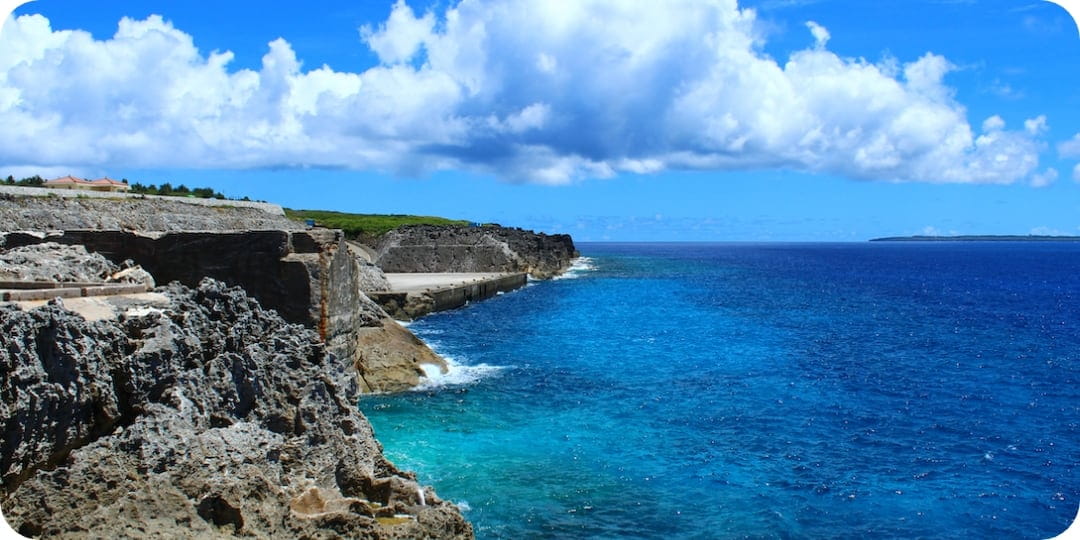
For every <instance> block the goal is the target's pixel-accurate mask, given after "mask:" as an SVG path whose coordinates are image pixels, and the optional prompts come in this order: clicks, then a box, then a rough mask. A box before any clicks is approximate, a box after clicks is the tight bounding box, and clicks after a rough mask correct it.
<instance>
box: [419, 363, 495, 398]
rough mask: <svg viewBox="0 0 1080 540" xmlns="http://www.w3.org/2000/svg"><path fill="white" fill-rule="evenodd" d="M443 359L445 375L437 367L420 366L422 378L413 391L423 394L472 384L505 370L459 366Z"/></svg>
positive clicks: (481, 365)
mask: <svg viewBox="0 0 1080 540" xmlns="http://www.w3.org/2000/svg"><path fill="white" fill-rule="evenodd" d="M443 359H444V360H446V367H447V370H446V373H443V372H442V371H441V370H440V369H439V366H435V365H431V364H422V365H421V366H420V367H421V368H422V369H423V370H424V376H423V377H421V378H420V384H418V385H416V386H415V387H414V388H413V390H414V391H418V392H423V391H428V390H435V389H439V388H443V387H446V386H463V385H467V384H472V383H474V382H476V381H479V380H480V379H484V378H487V377H490V376H492V375H495V374H496V373H498V372H500V371H502V370H503V369H506V368H505V367H504V366H492V365H490V364H477V365H475V366H467V365H463V364H459V363H458V362H456V361H455V360H454V359H453V358H452V357H449V356H444V357H443Z"/></svg>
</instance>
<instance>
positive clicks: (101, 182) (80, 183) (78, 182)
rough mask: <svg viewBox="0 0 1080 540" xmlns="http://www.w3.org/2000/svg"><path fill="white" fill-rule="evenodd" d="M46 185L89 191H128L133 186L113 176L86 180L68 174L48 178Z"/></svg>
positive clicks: (54, 187) (55, 187) (48, 186)
mask: <svg viewBox="0 0 1080 540" xmlns="http://www.w3.org/2000/svg"><path fill="white" fill-rule="evenodd" d="M42 185H43V186H44V187H47V188H53V189H85V190H89V191H127V190H129V189H131V186H129V185H127V184H125V183H124V182H121V181H119V180H113V179H112V178H109V177H105V178H98V179H97V180H84V179H82V178H76V177H74V176H71V175H68V176H64V177H62V178H57V179H55V180H48V181H46V182H45V183H44V184H42Z"/></svg>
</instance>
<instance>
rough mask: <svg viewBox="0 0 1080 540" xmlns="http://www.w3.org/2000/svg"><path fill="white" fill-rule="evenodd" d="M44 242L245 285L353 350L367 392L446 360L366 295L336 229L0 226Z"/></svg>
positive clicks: (20, 242) (347, 353) (23, 239)
mask: <svg viewBox="0 0 1080 540" xmlns="http://www.w3.org/2000/svg"><path fill="white" fill-rule="evenodd" d="M43 242H48V243H60V244H66V245H74V246H83V247H85V249H87V250H89V251H91V252H93V253H95V254H98V255H101V256H103V257H105V258H107V259H109V260H111V261H113V262H117V263H119V262H122V261H133V262H134V263H137V264H139V265H140V266H141V267H142V268H144V269H145V270H146V271H148V272H149V273H150V274H151V275H152V276H153V278H154V280H156V281H157V282H158V283H169V282H171V281H178V282H180V283H182V284H184V285H187V286H189V287H192V286H195V285H197V284H198V283H199V282H200V281H201V280H202V279H203V278H204V277H211V278H214V279H217V280H220V281H223V282H225V283H226V284H228V285H235V286H240V287H243V288H244V290H245V291H247V293H248V294H250V295H251V296H252V297H254V298H255V299H257V300H258V301H259V302H260V304H261V305H262V306H263V307H266V308H270V309H274V310H276V311H277V312H278V313H279V314H280V315H281V316H282V317H283V318H284V319H285V320H286V321H288V322H291V323H299V324H303V325H305V326H307V327H309V328H312V329H314V330H315V331H316V332H317V334H318V335H319V336H320V337H321V338H322V339H323V341H324V343H326V347H327V350H328V351H330V352H332V353H334V354H336V355H338V356H339V357H341V358H348V359H352V361H354V362H355V363H356V368H357V369H356V373H357V374H358V375H359V376H360V383H361V389H362V390H363V391H365V392H394V391H401V390H407V389H409V388H411V387H413V386H416V385H417V384H418V383H419V382H420V377H421V376H422V375H423V374H424V371H423V367H422V365H423V364H433V365H435V366H437V367H438V368H439V369H442V370H445V369H446V364H445V362H444V361H443V359H442V358H440V357H439V356H438V355H436V354H435V353H434V352H432V351H431V349H430V348H428V346H427V345H425V344H424V343H423V342H421V341H420V340H418V339H416V338H415V337H413V336H412V335H411V334H410V333H409V332H408V331H407V330H405V329H404V328H400V325H398V323H397V322H395V321H394V320H393V319H391V318H390V316H388V315H387V314H386V313H385V312H384V311H383V310H382V309H381V308H380V307H379V306H378V305H376V304H375V303H374V302H372V301H371V300H370V299H369V298H368V297H367V296H365V295H364V294H363V292H362V291H361V289H362V287H363V281H364V279H365V276H366V275H369V274H370V272H365V269H364V268H365V267H364V266H362V264H363V263H362V261H360V260H358V258H357V257H356V256H355V255H354V254H353V252H352V251H351V250H350V249H348V247H347V245H346V244H345V243H344V240H343V236H342V234H341V232H340V231H335V230H327V229H318V230H304V231H298V230H261V231H217V232H214V231H203V232H191V231H178V232H153V233H146V232H133V231H118V230H104V231H99V230H81V231H64V232H54V233H48V234H45V233H36V234H29V233H7V234H0V246H7V247H8V248H15V247H19V246H30V245H35V244H40V243H43ZM379 275H381V274H379Z"/></svg>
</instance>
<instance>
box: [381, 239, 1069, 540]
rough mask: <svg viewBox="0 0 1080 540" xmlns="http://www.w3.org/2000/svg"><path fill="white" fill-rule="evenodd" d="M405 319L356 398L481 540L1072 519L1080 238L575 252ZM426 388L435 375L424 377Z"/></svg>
mask: <svg viewBox="0 0 1080 540" xmlns="http://www.w3.org/2000/svg"><path fill="white" fill-rule="evenodd" d="M580 249H581V251H582V253H583V254H585V255H587V259H583V260H582V261H579V264H578V265H577V267H576V268H575V270H574V271H573V273H572V274H571V275H570V276H569V279H560V280H552V281H543V282H534V283H533V284H531V286H529V287H526V288H524V289H521V290H519V291H516V292H514V293H510V294H505V295H501V296H498V297H496V298H493V299H491V300H488V301H485V302H480V303H476V304H472V305H470V306H468V307H466V308H463V309H460V310H456V311H451V312H445V313H439V314H434V315H431V316H428V317H426V318H424V319H422V320H420V321H418V322H416V323H414V324H413V325H412V326H411V330H413V331H414V332H416V333H417V334H418V335H419V336H420V337H421V338H423V339H425V340H426V341H427V342H429V343H430V344H432V345H433V346H434V347H435V349H436V350H437V351H439V352H440V353H442V354H444V355H447V356H449V357H451V358H453V359H454V361H455V363H456V364H457V365H458V366H459V368H462V369H465V371H464V372H463V373H464V375H463V376H460V377H448V378H446V380H445V381H441V383H440V384H428V385H427V386H425V387H424V389H423V390H422V391H418V392H411V393H405V394H399V395H392V396H374V397H366V398H364V399H362V400H361V402H360V407H361V409H362V410H363V411H364V412H365V414H367V415H368V417H369V418H370V419H371V421H372V424H373V425H374V426H375V430H376V435H377V437H378V438H379V440H380V441H381V442H382V443H383V445H384V446H385V448H386V452H387V454H388V455H389V456H390V457H391V459H392V460H394V461H395V462H396V463H397V464H399V465H401V466H403V467H405V468H409V469H413V470H415V471H417V472H418V474H419V477H420V480H421V482H423V483H425V484H430V485H433V486H434V487H435V488H436V490H437V491H438V493H439V494H440V495H441V496H442V497H444V498H446V499H449V500H452V501H455V502H458V503H459V504H460V505H461V506H462V508H463V509H465V514H466V517H468V518H469V519H470V520H471V521H472V522H473V523H474V524H475V525H476V528H477V535H478V537H480V538H515V539H517V538H624V537H633V538H731V537H764V538H773V537H787V538H822V537H828V538H862V537H866V536H871V535H873V536H885V537H899V538H1048V537H1051V536H1054V535H1056V534H1058V533H1060V532H1062V531H1063V530H1064V529H1065V528H1066V527H1067V526H1068V525H1069V524H1070V523H1071V522H1072V520H1073V518H1074V516H1075V515H1076V513H1077V508H1078V505H1080V468H1078V465H1080V384H1078V382H1080V358H1078V356H1080V244H1065V243H916V244H908V243H885V244H878V243H872V244H871V243H867V244H585V245H582V246H580ZM433 382H439V381H433Z"/></svg>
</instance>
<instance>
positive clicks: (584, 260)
mask: <svg viewBox="0 0 1080 540" xmlns="http://www.w3.org/2000/svg"><path fill="white" fill-rule="evenodd" d="M595 270H596V261H595V260H594V259H593V258H592V257H578V258H576V259H574V260H573V261H572V262H571V263H570V268H567V269H566V272H563V273H562V274H560V275H557V276H555V277H553V278H551V279H574V278H579V277H581V276H582V275H584V274H586V273H588V272H592V271H595Z"/></svg>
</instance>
